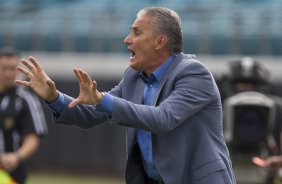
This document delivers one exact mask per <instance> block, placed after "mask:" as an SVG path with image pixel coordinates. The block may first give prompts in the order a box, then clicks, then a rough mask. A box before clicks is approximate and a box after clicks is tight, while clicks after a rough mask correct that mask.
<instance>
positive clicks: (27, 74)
mask: <svg viewBox="0 0 282 184" xmlns="http://www.w3.org/2000/svg"><path fill="white" fill-rule="evenodd" d="M17 70H18V71H20V72H21V73H23V74H24V75H25V76H26V77H28V78H29V79H31V78H32V77H33V74H32V73H31V72H29V71H27V70H26V69H24V68H23V67H21V66H17Z"/></svg>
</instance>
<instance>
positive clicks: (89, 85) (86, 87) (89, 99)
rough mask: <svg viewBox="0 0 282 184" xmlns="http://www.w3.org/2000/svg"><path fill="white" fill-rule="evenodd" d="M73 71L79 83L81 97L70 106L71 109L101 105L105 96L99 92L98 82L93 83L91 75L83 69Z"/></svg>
mask: <svg viewBox="0 0 282 184" xmlns="http://www.w3.org/2000/svg"><path fill="white" fill-rule="evenodd" d="M73 71H74V73H75V75H76V78H77V80H78V83H79V96H78V97H77V98H76V99H74V100H73V101H72V102H71V103H70V104H69V107H70V108H73V107H75V106H76V105H78V104H89V105H97V104H98V103H100V101H101V100H102V98H103V95H102V93H100V92H99V91H98V90H97V83H96V81H92V79H91V77H90V76H89V74H87V73H86V72H85V71H83V70H82V69H74V70H73Z"/></svg>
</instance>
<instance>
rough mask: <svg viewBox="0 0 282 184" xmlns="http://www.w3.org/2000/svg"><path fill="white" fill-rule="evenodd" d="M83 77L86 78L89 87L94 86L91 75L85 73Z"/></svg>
mask: <svg viewBox="0 0 282 184" xmlns="http://www.w3.org/2000/svg"><path fill="white" fill-rule="evenodd" d="M83 76H84V78H85V80H86V81H87V84H88V85H92V84H93V83H92V79H91V77H90V75H89V74H88V73H87V72H85V71H83Z"/></svg>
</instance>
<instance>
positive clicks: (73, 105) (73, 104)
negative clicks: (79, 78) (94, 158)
mask: <svg viewBox="0 0 282 184" xmlns="http://www.w3.org/2000/svg"><path fill="white" fill-rule="evenodd" d="M79 103H80V101H79V100H78V99H77V98H76V99H74V100H73V101H72V102H71V103H70V104H69V108H74V107H75V106H77V105H78V104H79Z"/></svg>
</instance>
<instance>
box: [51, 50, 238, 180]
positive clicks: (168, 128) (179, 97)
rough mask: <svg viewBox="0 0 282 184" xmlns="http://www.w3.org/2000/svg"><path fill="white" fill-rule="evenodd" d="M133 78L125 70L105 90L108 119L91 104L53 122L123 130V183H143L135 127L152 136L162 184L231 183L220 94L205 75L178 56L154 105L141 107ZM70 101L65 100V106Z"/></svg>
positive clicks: (138, 82) (139, 89) (140, 94)
mask: <svg viewBox="0 0 282 184" xmlns="http://www.w3.org/2000/svg"><path fill="white" fill-rule="evenodd" d="M139 73H140V72H138V71H135V70H133V69H131V68H128V69H127V70H126V72H125V73H124V77H123V79H122V80H121V82H120V83H119V84H118V86H116V87H115V88H113V89H112V90H111V91H109V94H111V95H113V96H114V100H113V112H112V115H111V116H109V115H107V114H106V113H103V112H99V111H97V110H96V108H95V106H91V105H79V106H77V107H76V108H74V109H69V108H68V107H67V106H66V107H65V108H64V110H63V113H62V114H61V115H60V116H59V117H55V118H54V119H55V122H57V123H67V124H72V125H75V126H78V127H82V128H90V127H93V126H95V125H98V124H101V123H104V122H109V123H110V124H115V125H123V126H126V130H127V164H126V171H125V179H126V183H127V184H145V183H144V172H143V169H142V164H141V163H140V153H139V150H138V149H139V148H138V146H137V144H136V135H135V134H136V128H141V129H145V130H148V131H150V132H152V147H153V158H154V161H155V164H156V167H157V168H158V171H159V173H160V175H161V177H162V179H163V181H164V182H165V183H166V184H235V183H236V181H235V177H234V174H233V171H232V166H231V161H230V158H229V153H228V149H227V147H226V144H225V141H224V137H223V131H222V107H221V101H220V95H219V91H218V88H217V86H216V84H215V81H214V79H213V77H212V75H211V73H210V72H209V70H208V69H207V68H206V67H205V66H203V65H202V64H201V63H200V62H198V61H197V60H195V57H194V56H193V55H185V54H183V53H180V54H178V55H177V56H176V58H175V59H174V61H173V62H172V63H171V65H170V67H169V69H168V70H167V72H166V73H165V75H164V77H163V79H162V81H161V83H160V85H159V89H158V92H157V95H156V98H155V101H154V104H155V106H147V105H142V97H143V91H144V85H145V84H144V82H143V81H142V80H141V79H140V78H139ZM71 100H72V98H71V97H69V96H67V95H65V104H66V105H67V104H69V103H70V102H71Z"/></svg>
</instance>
